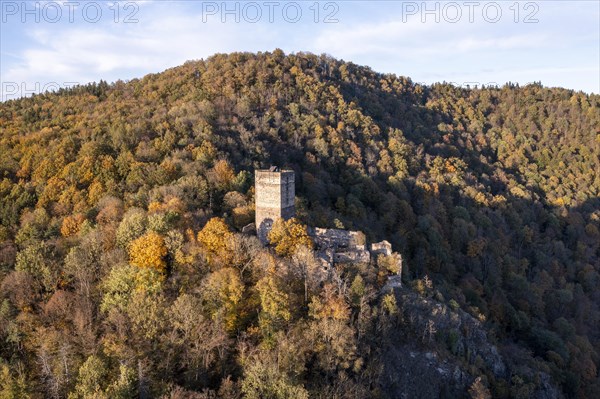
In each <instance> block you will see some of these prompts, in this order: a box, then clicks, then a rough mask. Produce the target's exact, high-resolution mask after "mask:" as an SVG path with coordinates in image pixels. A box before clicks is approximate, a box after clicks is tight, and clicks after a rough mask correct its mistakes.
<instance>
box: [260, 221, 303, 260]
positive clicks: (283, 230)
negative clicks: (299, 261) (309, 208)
mask: <svg viewBox="0 0 600 399" xmlns="http://www.w3.org/2000/svg"><path fill="white" fill-rule="evenodd" d="M268 238H269V242H270V243H271V244H272V245H274V246H275V252H276V253H277V255H279V256H288V257H289V256H292V255H293V254H294V253H296V251H297V250H298V248H299V247H301V246H304V247H307V248H311V249H312V247H313V241H312V239H311V238H310V236H309V235H308V230H307V229H306V226H305V225H303V224H302V223H300V221H299V220H298V219H296V218H291V219H289V220H283V219H281V218H280V219H277V220H276V221H275V222H274V223H273V227H272V228H271V231H270V232H269V235H268Z"/></svg>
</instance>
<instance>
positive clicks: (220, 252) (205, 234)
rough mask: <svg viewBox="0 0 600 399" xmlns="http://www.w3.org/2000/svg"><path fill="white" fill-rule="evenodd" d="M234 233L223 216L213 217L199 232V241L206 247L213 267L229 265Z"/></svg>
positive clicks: (208, 258)
mask: <svg viewBox="0 0 600 399" xmlns="http://www.w3.org/2000/svg"><path fill="white" fill-rule="evenodd" d="M232 235H233V233H232V232H231V230H229V226H227V223H225V220H223V219H222V218H218V217H215V218H212V219H210V220H209V221H208V222H207V223H206V225H204V227H203V228H202V230H200V232H199V233H198V243H199V244H200V245H201V246H202V248H204V250H205V251H206V255H207V260H208V263H209V264H210V265H211V268H212V269H213V270H214V269H218V268H219V267H222V266H223V265H227V264H228V263H229V262H230V260H231V258H232V254H231V251H230V250H229V247H230V241H231V237H232Z"/></svg>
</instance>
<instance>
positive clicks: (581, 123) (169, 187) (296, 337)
mask: <svg viewBox="0 0 600 399" xmlns="http://www.w3.org/2000/svg"><path fill="white" fill-rule="evenodd" d="M270 165H279V166H282V167H286V168H289V169H293V170H294V171H295V176H296V177H295V179H296V183H295V184H296V216H297V219H294V220H292V221H291V222H289V223H283V222H280V223H276V225H275V226H274V229H273V231H272V233H271V235H270V239H271V245H270V246H267V247H265V246H263V245H262V244H261V243H260V242H259V241H258V239H257V238H256V236H254V235H251V234H243V233H242V232H241V230H242V228H243V227H244V226H246V225H247V224H249V223H251V222H253V221H254V170H255V169H259V168H265V167H268V166H270ZM307 226H317V227H327V228H339V229H350V230H359V231H362V232H363V233H364V234H365V237H366V239H367V240H368V241H369V242H375V241H381V240H388V241H389V242H390V243H391V244H392V246H393V249H394V251H397V252H399V253H401V254H402V257H403V260H404V263H403V269H402V282H403V285H402V287H401V288H386V282H387V281H388V278H389V276H391V275H393V274H394V273H396V272H397V269H395V268H394V265H393V264H392V262H390V259H387V258H386V257H385V256H378V257H374V258H372V259H371V261H370V262H369V263H345V264H336V265H335V266H334V267H333V268H332V270H328V271H327V272H324V270H322V267H321V266H320V263H319V261H318V259H317V257H316V254H315V251H314V248H313V243H312V241H311V239H310V237H309V236H308V235H307V234H306V231H307V230H306V229H307ZM599 326H600V96H599V95H596V94H586V93H583V92H575V91H573V90H567V89H562V88H548V87H544V86H543V85H542V84H540V83H533V84H529V85H526V86H518V85H516V84H506V85H504V86H502V87H470V88H466V87H455V86H453V85H450V84H445V83H440V84H434V85H431V86H428V85H421V84H417V83H414V82H413V81H411V79H410V78H408V77H402V76H396V75H391V74H380V73H377V72H375V71H373V70H371V69H370V68H368V67H364V66H358V65H355V64H353V63H350V62H345V61H341V60H337V59H335V58H333V57H331V56H327V55H320V56H319V55H313V54H310V53H296V54H289V55H286V54H284V53H283V52H282V51H281V50H275V51H274V52H272V53H258V54H251V53H232V54H218V55H215V56H213V57H211V58H209V59H207V60H200V61H189V62H187V63H185V64H184V65H182V66H180V67H176V68H172V69H169V70H166V71H164V72H162V73H157V74H150V75H147V76H145V77H143V78H140V79H134V80H131V81H128V82H123V81H117V82H114V83H110V84H109V83H106V82H104V81H100V82H99V83H93V84H88V85H81V86H77V87H74V88H70V89H63V90H59V91H58V92H54V93H45V94H39V95H34V96H32V97H28V98H21V99H17V100H11V101H6V102H3V103H0V398H2V399H8V398H29V397H31V398H56V399H58V398H68V399H76V398H131V397H139V398H165V399H168V398H172V399H179V398H197V399H209V398H227V399H233V398H249V399H258V398H309V397H310V398H323V399H330V398H396V397H424V398H425V397H436V396H437V397H442V398H491V397H494V398H599V397H600V375H599V373H598V368H599V366H600V329H599V328H598V327H599ZM410 362H413V363H410ZM409 364H410V365H411V366H410V367H409V366H408V365H409ZM436 370H438V371H436ZM439 370H442V371H439ZM445 370H449V371H448V372H447V373H446V372H445ZM428 373H433V374H432V375H436V376H437V377H436V378H430V381H428V382H424V379H423V378H419V375H425V376H426V375H429V374H428ZM436 373H437V374H436ZM438 377H439V378H438ZM438 379H439V381H441V382H443V383H439V384H437V383H436V382H435V381H436V380H438ZM414 392H420V395H421V396H419V395H416V394H414ZM425 392H429V393H428V394H426V393H425ZM403 395H404V396H403ZM431 395H434V396H431Z"/></svg>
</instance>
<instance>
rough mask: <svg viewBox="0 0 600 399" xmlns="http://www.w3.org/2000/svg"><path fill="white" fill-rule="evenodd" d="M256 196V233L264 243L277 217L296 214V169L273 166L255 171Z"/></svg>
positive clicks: (287, 217)
mask: <svg viewBox="0 0 600 399" xmlns="http://www.w3.org/2000/svg"><path fill="white" fill-rule="evenodd" d="M254 181H255V186H254V189H255V193H254V196H255V198H256V203H255V205H256V221H255V222H256V234H257V235H258V238H259V239H260V241H262V243H263V244H265V243H267V242H268V240H267V234H268V233H269V231H271V227H272V226H273V222H274V221H275V220H277V218H283V219H285V220H287V219H290V218H292V217H294V216H295V214H296V208H295V206H294V197H295V195H296V190H295V187H294V171H293V170H279V168H278V167H276V166H271V168H269V169H268V170H256V171H255V172H254Z"/></svg>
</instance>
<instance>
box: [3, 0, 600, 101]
mask: <svg viewBox="0 0 600 399" xmlns="http://www.w3.org/2000/svg"><path fill="white" fill-rule="evenodd" d="M0 11H1V16H0V83H1V84H0V100H2V101H4V100H9V99H12V98H17V97H20V96H24V95H29V94H31V93H32V92H40V91H45V90H53V89H56V88H58V87H69V86H73V85H76V84H85V83H88V82H92V81H99V80H100V79H103V80H106V81H108V82H113V81H115V80H118V79H121V80H129V79H133V78H140V77H142V76H144V75H145V74H148V73H156V72H161V71H163V70H165V69H167V68H171V67H174V66H177V65H181V64H183V63H184V62H185V61H187V60H198V59H202V58H207V57H210V56H211V55H213V54H215V53H228V52H233V51H251V52H257V51H273V50H274V49H276V48H280V49H282V50H283V51H284V52H286V53H295V52H312V53H315V54H322V53H326V54H329V55H331V56H333V57H335V58H338V59H343V60H346V61H352V62H354V63H356V64H360V65H367V66H369V67H371V68H372V69H373V70H375V71H378V72H383V73H394V74H396V75H401V76H408V77H410V78H411V79H412V80H413V81H415V82H419V83H425V84H431V83H434V82H442V81H445V82H452V83H453V84H455V85H457V86H466V85H469V86H474V85H481V84H484V85H489V84H492V85H496V84H497V85H503V84H504V83H506V82H513V83H519V84H521V85H525V84H528V83H531V82H534V81H536V82H537V81H541V83H542V84H543V85H544V86H549V87H555V86H560V87H565V88H569V89H574V90H582V91H584V92H587V93H596V94H598V93H600V1H595V0H593V1H547V0H546V1H513V0H511V1H470V0H467V1H450V2H448V1H427V2H424V1H389V0H388V1H365V0H362V1H352V0H339V1H315V0H309V1H301V0H296V1H275V0H265V1H228V2H224V1H195V0H179V1H170V0H153V1H150V0H143V1H141V0H138V1H101V0H95V1H85V0H71V1H62V0H61V1H46V0H44V1H23V0H15V1H12V0H0Z"/></svg>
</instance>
